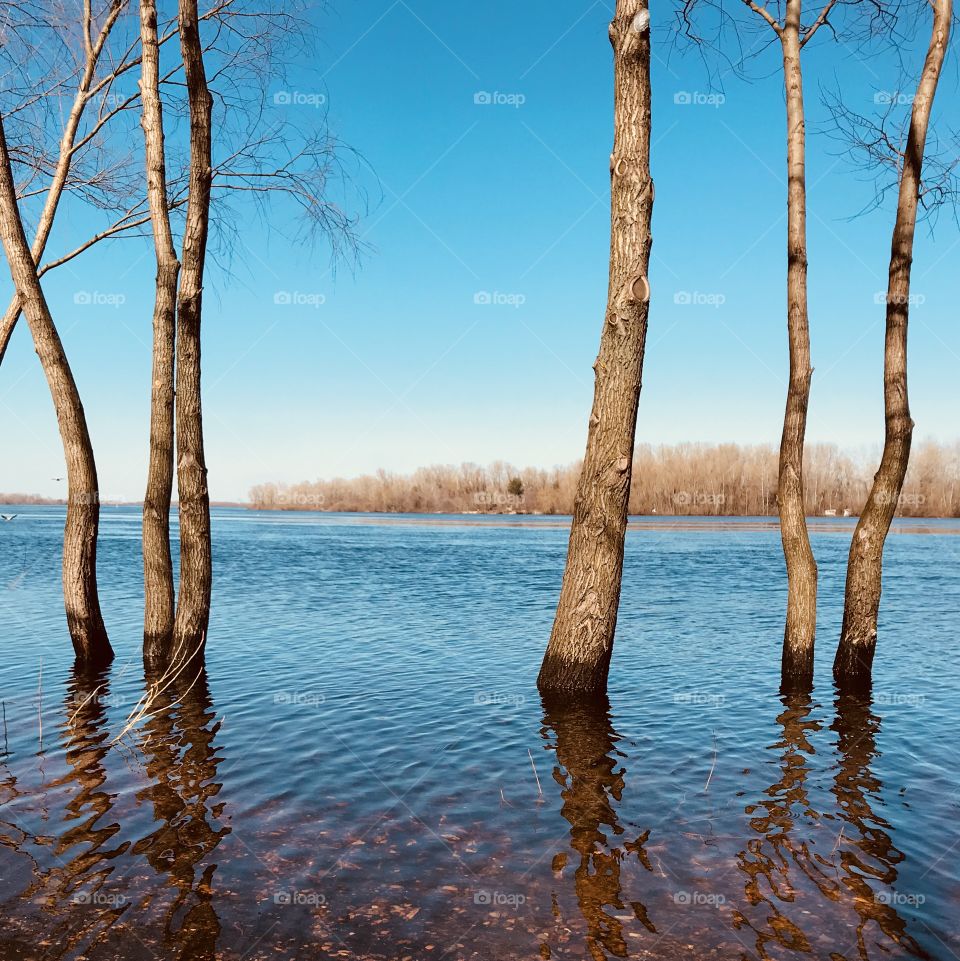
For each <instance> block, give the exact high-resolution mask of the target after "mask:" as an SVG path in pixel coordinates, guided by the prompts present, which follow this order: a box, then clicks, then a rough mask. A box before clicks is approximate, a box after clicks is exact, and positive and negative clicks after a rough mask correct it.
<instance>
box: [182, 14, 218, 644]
mask: <svg viewBox="0 0 960 961" xmlns="http://www.w3.org/2000/svg"><path fill="white" fill-rule="evenodd" d="M179 11H180V48H181V51H182V55H183V64H184V72H185V75H186V81H187V94H188V98H189V104H190V183H189V190H190V195H189V201H188V204H187V221H186V226H185V228H184V235H183V252H182V262H183V269H182V273H181V279H180V294H179V298H178V301H177V333H176V336H177V393H176V418H177V431H176V432H177V487H178V490H179V495H180V596H179V598H178V601H177V614H176V620H175V623H174V656H175V657H176V658H177V659H180V658H183V657H189V656H192V655H193V654H194V652H196V651H198V650H199V649H201V648H202V646H203V644H204V641H205V638H206V631H207V622H208V620H209V617H210V592H211V585H212V580H213V574H212V561H211V551H210V496H209V493H208V491H207V467H206V462H205V459H204V450H203V413H202V404H201V394H200V321H201V315H202V297H203V269H204V262H205V259H206V248H207V231H208V226H209V220H210V183H211V178H212V165H211V142H210V141H211V131H210V118H211V111H212V108H213V98H212V97H211V96H210V91H209V90H208V89H207V78H206V74H205V72H204V66H203V48H202V47H201V45H200V30H199V22H198V16H197V3H196V0H180V4H179Z"/></svg>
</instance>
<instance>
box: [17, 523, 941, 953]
mask: <svg viewBox="0 0 960 961" xmlns="http://www.w3.org/2000/svg"><path fill="white" fill-rule="evenodd" d="M468 521H469V523H465V522H464V521H463V519H457V518H429V519H423V518H419V519H415V518H407V519H403V518H400V519H394V520H393V521H391V522H383V521H382V520H381V519H378V518H370V517H366V518H363V517H360V518H357V517H338V516H330V515H313V514H303V515H299V514H298V515H293V514H254V513H248V512H244V511H242V510H219V511H217V512H216V516H215V522H214V531H215V538H216V605H215V612H214V617H213V621H212V624H211V632H210V638H209V644H208V663H207V672H206V675H205V676H197V675H192V676H184V677H181V678H179V679H178V681H177V682H176V683H175V684H174V685H173V686H172V687H171V688H170V689H169V690H167V691H165V692H164V693H163V694H162V695H161V696H160V697H159V698H158V699H157V701H156V702H155V703H153V704H152V705H151V709H150V715H149V717H147V718H144V719H142V720H141V722H140V723H139V724H138V725H137V726H136V727H134V728H133V729H132V730H129V731H128V732H127V733H125V734H123V736H122V737H120V738H119V739H117V738H118V735H121V733H122V732H123V729H124V726H125V722H126V719H127V718H128V716H129V715H130V714H131V712H132V711H133V709H134V706H135V704H136V702H137V700H138V698H139V697H140V695H141V694H142V692H143V685H144V680H143V673H142V669H141V667H140V654H139V640H138V631H139V627H140V617H141V612H142V600H141V587H140V579H141V574H140V562H139V552H138V537H139V518H138V516H137V514H136V511H135V510H133V509H127V508H111V509H108V510H107V511H105V516H104V524H103V547H102V559H101V584H102V595H103V602H104V609H105V615H106V617H107V620H108V626H109V627H110V629H111V634H112V638H113V641H114V646H115V648H116V650H117V653H118V658H117V661H116V662H115V663H114V665H113V666H112V668H111V669H110V671H109V672H106V673H105V674H103V675H101V676H98V677H94V678H90V677H76V676H74V675H73V673H72V669H71V661H72V652H71V648H70V644H69V640H68V638H67V635H66V632H65V628H64V626H63V614H62V610H61V601H60V593H59V536H60V531H61V524H62V513H61V511H60V510H59V509H55V508H22V509H21V516H20V517H19V518H17V520H16V521H14V522H12V523H10V524H3V525H2V526H0V638H2V648H0V650H2V652H3V661H2V665H0V697H2V700H3V703H4V711H5V717H6V728H5V733H4V738H5V740H4V751H5V753H4V754H3V756H2V758H0V902H2V910H3V916H4V919H5V920H4V925H3V929H2V932H0V958H2V959H3V961H7V959H31V961H32V959H35V958H37V959H53V958H57V959H61V958H63V959H68V958H69V959H89V961H102V959H121V958H122V959H129V958H141V957H142V958H153V957H157V958H163V959H167V958H176V959H183V961H194V959H209V961H213V959H215V958H216V959H230V961H258V959H266V958H271V959H276V958H280V959H291V961H292V959H304V958H311V959H312V958H331V957H344V958H347V957H349V958H371V959H416V961H420V959H423V958H432V959H445V961H454V959H496V961H507V959H514V958H516V959H520V958H524V959H526V958H588V959H589V958H597V959H600V958H610V957H630V958H661V959H672V958H697V959H700V958H724V959H728V958H730V959H740V958H743V959H758V958H771V959H789V958H800V957H803V958H811V957H812V958H823V959H833V961H840V959H851V961H852V959H857V958H862V959H867V958H913V957H931V958H937V959H948V958H951V957H954V956H956V954H957V953H960V935H958V932H957V925H956V906H957V903H958V899H960V869H958V866H957V852H958V851H960V840H958V835H957V830H956V824H957V819H958V815H960V785H958V783H957V775H956V772H957V761H958V744H957V737H956V730H957V717H958V708H957V704H958V703H960V697H958V695H960V680H958V676H957V672H956V669H955V664H956V659H955V650H956V641H957V627H958V624H960V574H958V571H960V567H958V565H957V557H958V551H960V538H958V537H956V536H953V535H955V534H956V533H958V532H960V524H957V523H956V522H927V521H924V522H922V523H921V524H919V525H917V524H915V523H913V522H898V523H899V524H900V529H901V531H907V532H905V533H897V534H895V535H894V536H892V537H891V540H890V542H889V547H888V577H887V581H886V587H885V595H884V604H883V610H882V617H881V637H880V645H879V650H878V655H877V663H876V678H875V687H874V697H873V700H872V703H871V702H863V701H845V700H838V699H837V698H836V697H835V695H834V692H833V688H832V685H831V682H830V663H831V659H832V654H833V648H834V644H835V638H836V636H837V633H838V629H839V618H840V613H841V610H840V604H841V595H842V580H843V570H844V562H845V554H846V549H847V546H848V543H849V536H850V530H851V524H850V522H846V521H843V520H839V521H831V522H829V523H826V522H824V523H821V524H820V525H818V528H817V532H816V534H815V536H814V546H815V550H816V553H817V556H818V559H819V561H820V566H821V574H822V600H821V610H822V619H821V626H820V651H819V655H818V663H817V688H816V691H815V693H814V696H813V697H812V698H810V699H796V700H791V701H787V702H785V701H783V700H782V699H781V698H780V697H778V695H777V693H776V690H777V682H778V677H777V671H778V666H779V645H780V640H781V634H782V620H781V618H782V611H783V607H784V586H783V573H782V559H781V555H780V547H779V539H778V534H777V532H776V530H775V529H773V528H771V527H770V526H769V524H768V522H766V521H762V520H760V519H757V520H753V521H745V522H743V521H730V522H720V523H719V524H718V523H711V524H705V523H702V522H693V521H691V522H688V523H684V524H681V525H677V524H675V523H673V522H671V521H670V520H669V519H665V518H664V519H659V520H652V519H645V521H644V523H643V524H642V525H640V526H638V527H637V528H636V529H633V530H631V532H630V534H629V535H628V559H627V564H626V572H625V578H624V591H623V606H622V615H621V620H620V626H619V631H618V640H617V648H616V652H615V655H614V662H613V666H612V672H611V689H610V699H609V704H608V705H600V706H598V707H594V708H586V707H568V708H566V709H564V708H560V707H557V706H555V705H544V704H542V703H541V701H540V699H539V697H538V695H537V693H536V689H535V686H534V680H535V676H536V671H537V668H538V666H539V660H540V657H541V655H542V651H543V647H544V644H545V641H546V638H547V635H548V633H549V628H550V622H551V617H552V614H553V606H554V604H555V601H556V596H557V592H558V589H559V581H560V576H561V572H562V564H563V556H564V552H565V548H566V531H565V530H564V529H563V526H562V523H563V522H562V521H559V520H558V519H555V518H553V519H550V518H544V519H539V518H533V519H531V518H506V519H499V520H496V521H494V522H489V521H486V520H484V519H478V518H469V519H468ZM918 528H922V529H924V530H935V531H937V533H913V532H911V531H915V530H917V529H918ZM41 665H42V677H41ZM41 722H42V742H41Z"/></svg>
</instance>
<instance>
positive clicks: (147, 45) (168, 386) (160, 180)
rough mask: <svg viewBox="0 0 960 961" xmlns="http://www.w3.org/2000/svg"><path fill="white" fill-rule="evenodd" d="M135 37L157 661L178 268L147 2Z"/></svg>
mask: <svg viewBox="0 0 960 961" xmlns="http://www.w3.org/2000/svg"><path fill="white" fill-rule="evenodd" d="M140 36H141V47H142V51H143V53H142V58H143V65H142V69H141V78H140V95H141V100H142V103H143V109H142V115H141V124H142V126H143V138H144V155H145V160H146V177H147V199H148V202H149V205H150V220H151V223H152V225H153V238H154V248H155V252H156V261H157V276H156V293H155V298H154V308H153V366H152V380H151V394H150V456H149V466H148V474H147V490H146V494H145V495H144V499H143V579H144V612H143V656H144V660H145V661H146V662H147V663H148V664H150V663H155V662H157V661H161V660H162V658H163V656H164V654H165V650H166V647H167V645H168V644H169V640H170V637H171V636H172V634H173V622H174V589H173V561H172V558H171V552H170V501H171V493H172V487H173V446H174V420H173V405H174V359H175V350H176V348H175V333H176V314H177V281H178V279H179V275H180V262H179V260H178V259H177V253H176V250H175V248H174V245H173V230H172V228H171V224H170V209H169V205H168V195H167V170H166V159H165V156H164V143H165V141H164V130H163V104H162V101H161V97H160V44H159V39H158V35H157V7H156V3H155V2H154V0H141V3H140Z"/></svg>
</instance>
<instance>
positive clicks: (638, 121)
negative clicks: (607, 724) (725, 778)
mask: <svg viewBox="0 0 960 961" xmlns="http://www.w3.org/2000/svg"><path fill="white" fill-rule="evenodd" d="M649 24H650V18H649V13H648V9H647V0H617V7H616V13H615V15H614V19H613V22H612V23H611V24H610V41H611V43H612V45H613V52H614V71H615V79H614V148H613V154H612V155H611V158H610V173H611V233H610V286H609V292H608V299H607V310H606V315H605V320H604V325H603V333H602V334H601V338H600V353H599V356H598V357H597V362H596V364H595V365H594V371H595V374H596V376H595V383H594V399H593V409H592V413H591V416H590V427H589V432H588V435H587V451H586V456H585V457H584V462H583V468H582V471H581V474H580V480H579V483H578V486H577V494H576V500H575V502H574V513H573V526H572V528H571V531H570V545H569V549H568V552H567V565H566V570H565V572H564V576H563V586H562V588H561V591H560V601H559V604H558V606H557V614H556V619H555V620H554V624H553V631H552V633H551V635H550V643H549V645H548V647H547V652H546V655H545V657H544V660H543V666H542V667H541V669H540V677H539V680H538V685H539V687H540V689H541V690H542V691H544V692H554V691H558V692H568V693H574V692H584V693H597V692H602V691H604V690H605V689H606V684H607V673H608V670H609V666H610V656H611V654H612V651H613V638H614V632H615V630H616V625H617V610H618V607H619V604H620V582H621V576H622V573H623V550H624V537H625V534H626V527H627V505H628V499H629V495H630V481H631V477H632V471H633V448H634V440H635V433H636V424H637V405H638V403H639V400H640V388H641V378H642V372H643V355H644V347H645V342H646V334H647V314H648V306H649V305H648V302H649V297H650V286H649V283H648V281H647V270H648V266H649V260H650V245H651V242H652V238H651V234H650V218H651V214H652V210H653V181H652V180H651V178H650V28H649Z"/></svg>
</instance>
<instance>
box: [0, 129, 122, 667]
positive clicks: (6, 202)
mask: <svg viewBox="0 0 960 961" xmlns="http://www.w3.org/2000/svg"><path fill="white" fill-rule="evenodd" d="M0 238H2V241H3V248H4V251H5V253H6V256H7V263H8V264H9V267H10V274H11V277H12V279H13V283H14V288H15V290H16V294H17V298H18V303H19V304H20V305H22V308H23V310H24V312H25V313H26V315H27V323H28V324H29V325H30V332H31V334H32V335H33V344H34V347H35V349H36V352H37V356H38V357H39V358H40V363H41V365H42V366H43V372H44V374H45V376H46V378H47V383H48V385H49V387H50V395H51V397H52V398H53V405H54V408H55V410H56V413H57V421H58V423H59V427H60V437H61V439H62V441H63V452H64V457H65V458H66V464H67V490H68V501H67V519H66V526H65V528H64V540H63V595H64V602H65V605H66V611H67V626H68V628H69V630H70V637H71V639H72V640H73V647H74V650H75V651H76V655H77V659H78V660H79V661H82V662H84V663H85V664H88V665H96V664H104V663H107V662H109V661H110V660H112V658H113V650H112V648H111V647H110V641H109V640H108V639H107V631H106V628H105V627H104V624H103V617H102V615H101V613H100V600H99V596H98V594H97V531H98V527H99V522H100V492H99V484H98V482H97V466H96V462H95V460H94V456H93V445H92V444H91V442H90V433H89V431H88V429H87V420H86V416H85V415H84V411H83V404H82V403H81V402H80V393H79V391H78V390H77V385H76V382H75V381H74V379H73V372H72V371H71V369H70V364H69V363H68V362H67V356H66V354H65V353H64V351H63V344H62V343H61V342H60V335H59V334H58V333H57V328H56V325H55V324H54V322H53V317H52V316H51V314H50V308H49V307H48V305H47V300H46V297H45V296H44V294H43V288H42V287H41V286H40V279H39V277H38V276H37V266H36V261H35V259H34V256H33V254H32V252H31V250H30V245H29V243H28V241H27V235H26V232H25V231H24V228H23V220H22V218H21V213H20V206H19V204H18V203H17V191H16V184H15V182H14V178H13V168H12V166H11V163H10V153H9V151H8V149H7V138H6V131H5V127H4V123H3V120H2V119H0Z"/></svg>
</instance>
